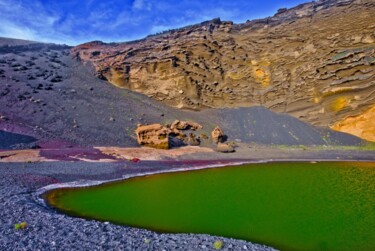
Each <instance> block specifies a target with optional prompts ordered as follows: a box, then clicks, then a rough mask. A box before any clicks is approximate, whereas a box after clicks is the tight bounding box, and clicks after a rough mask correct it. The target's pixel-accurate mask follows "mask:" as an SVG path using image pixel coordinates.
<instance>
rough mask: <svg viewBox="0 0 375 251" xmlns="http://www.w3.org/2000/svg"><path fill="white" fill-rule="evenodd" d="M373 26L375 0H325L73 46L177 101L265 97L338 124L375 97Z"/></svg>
mask: <svg viewBox="0 0 375 251" xmlns="http://www.w3.org/2000/svg"><path fill="white" fill-rule="evenodd" d="M374 29H375V2H374V1H373V0H320V1H316V2H310V3H306V4H301V5H299V6H297V7H295V8H291V9H281V10H280V11H279V12H278V13H277V14H276V15H274V16H273V17H269V18H265V19H259V20H253V21H248V22H246V23H243V24H233V23H232V22H223V21H221V20H220V19H214V20H211V21H208V22H203V23H201V24H198V25H192V26H188V27H185V28H182V29H176V30H172V31H168V32H165V33H162V34H159V35H154V36H149V37H147V38H145V39H142V40H138V41H133V42H128V43H117V44H116V43H111V44H105V43H101V42H91V43H87V44H83V45H80V46H77V47H75V48H74V49H73V50H72V53H73V54H74V55H75V56H76V57H77V58H79V59H80V60H83V61H89V62H92V63H93V64H94V66H95V68H96V73H97V76H98V77H99V78H101V79H106V80H108V81H109V82H111V83H112V84H114V85H116V86H118V87H121V88H127V89H130V90H133V91H136V92H140V93H143V94H145V95H147V96H149V97H152V98H154V99H156V100H159V101H162V102H164V103H166V104H168V105H170V106H173V107H178V108H188V109H196V110H201V109H205V108H209V107H214V108H219V107H220V108H222V107H243V106H255V105H261V106H265V107H267V108H269V109H271V110H273V111H276V112H285V113H288V114H291V115H293V116H295V117H297V118H300V119H302V120H304V121H307V122H309V123H312V124H314V125H320V126H330V125H333V124H337V123H339V122H340V121H344V120H345V119H346V118H347V117H350V116H361V114H362V113H364V112H365V111H366V110H368V109H370V108H371V107H372V106H373V105H374V104H375V74H374V72H375V70H374V69H375V67H374V64H375V34H374ZM333 128H335V129H338V130H340V127H335V126H334V127H333ZM364 130H365V132H364V133H365V134H366V133H371V132H366V131H368V130H367V129H366V128H364ZM373 134H375V133H374V132H372V135H373ZM361 135H362V134H361Z"/></svg>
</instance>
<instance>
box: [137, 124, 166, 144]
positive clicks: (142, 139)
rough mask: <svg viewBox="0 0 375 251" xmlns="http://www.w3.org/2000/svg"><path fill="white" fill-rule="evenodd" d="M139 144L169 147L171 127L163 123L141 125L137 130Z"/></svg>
mask: <svg viewBox="0 0 375 251" xmlns="http://www.w3.org/2000/svg"><path fill="white" fill-rule="evenodd" d="M135 133H136V134H137V141H138V144H140V145H144V146H149V147H153V148H158V149H169V137H168V136H169V133H170V129H169V128H167V127H165V126H162V125H161V124H152V125H139V126H138V127H137V129H136V130H135Z"/></svg>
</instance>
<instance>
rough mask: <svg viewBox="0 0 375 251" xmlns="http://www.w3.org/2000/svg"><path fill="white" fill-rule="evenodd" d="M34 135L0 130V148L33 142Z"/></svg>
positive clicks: (10, 147)
mask: <svg viewBox="0 0 375 251" xmlns="http://www.w3.org/2000/svg"><path fill="white" fill-rule="evenodd" d="M35 141H36V139H35V138H34V137H30V136H26V135H22V134H18V133H9V132H3V131H0V149H12V148H20V146H22V145H25V144H29V143H32V142H35Z"/></svg>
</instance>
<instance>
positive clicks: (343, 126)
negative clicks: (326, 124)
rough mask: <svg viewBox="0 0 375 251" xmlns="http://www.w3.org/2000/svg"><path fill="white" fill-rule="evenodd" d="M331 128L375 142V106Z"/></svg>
mask: <svg viewBox="0 0 375 251" xmlns="http://www.w3.org/2000/svg"><path fill="white" fill-rule="evenodd" d="M331 128H332V129H333V130H336V131H340V132H346V133H350V134H353V135H355V136H358V137H360V138H363V139H366V140H368V141H373V142H375V106H373V107H372V108H371V109H369V110H367V111H365V112H364V113H362V114H359V115H357V116H350V117H347V118H345V119H343V120H341V121H339V122H337V123H335V124H334V125H333V126H331Z"/></svg>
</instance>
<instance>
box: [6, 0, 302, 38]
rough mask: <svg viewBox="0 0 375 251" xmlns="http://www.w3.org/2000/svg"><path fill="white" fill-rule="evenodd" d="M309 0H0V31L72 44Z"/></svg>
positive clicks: (252, 14)
mask: <svg viewBox="0 0 375 251" xmlns="http://www.w3.org/2000/svg"><path fill="white" fill-rule="evenodd" d="M306 1H308V0H284V1H283V0H190V1H189V0H181V1H178V0H107V1H106V0H86V1H85V0H43V1H42V0H0V36H2V37H12V38H20V39H28V40H36V41H43V42H54V43H65V44H69V45H76V44H80V43H84V42H88V41H92V40H102V41H104V42H120V41H129V40H134V39H139V38H143V37H145V36H147V35H149V34H154V33H157V32H160V31H163V30H168V29H172V28H179V27H183V26H186V25H190V24H195V23H199V22H203V21H206V20H210V19H212V18H215V17H220V18H221V20H231V21H234V22H235V23H242V22H245V21H246V20H248V19H250V20H252V19H256V18H262V17H267V16H271V15H273V14H274V13H275V12H276V11H277V9H279V8H282V7H287V8H290V7H293V6H295V5H297V4H300V3H303V2H306Z"/></svg>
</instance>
